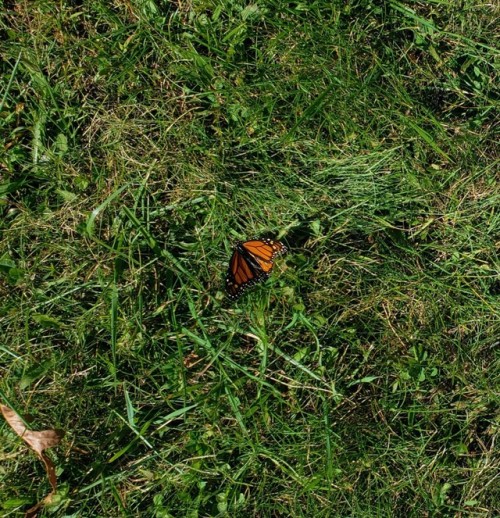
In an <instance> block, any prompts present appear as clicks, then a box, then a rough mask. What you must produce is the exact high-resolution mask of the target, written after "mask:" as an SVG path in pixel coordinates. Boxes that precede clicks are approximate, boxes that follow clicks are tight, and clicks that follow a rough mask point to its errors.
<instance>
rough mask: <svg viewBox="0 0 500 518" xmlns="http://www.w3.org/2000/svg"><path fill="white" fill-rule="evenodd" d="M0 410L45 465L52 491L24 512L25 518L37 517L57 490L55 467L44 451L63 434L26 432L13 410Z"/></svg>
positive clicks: (3, 406)
mask: <svg viewBox="0 0 500 518" xmlns="http://www.w3.org/2000/svg"><path fill="white" fill-rule="evenodd" d="M0 409H1V411H2V414H3V416H4V418H5V420H6V421H7V423H8V424H9V426H10V427H11V428H12V429H13V430H14V432H16V433H17V435H19V437H21V439H23V441H24V442H26V443H27V444H28V445H29V446H30V448H31V449H32V450H33V451H34V452H35V453H36V454H37V455H38V456H39V457H40V459H41V460H42V462H43V463H44V465H45V470H46V471H47V477H48V479H49V482H50V485H51V486H52V491H51V492H50V493H49V494H48V495H47V496H46V497H45V498H44V499H43V500H42V501H40V502H38V503H37V504H36V505H35V506H33V507H32V508H31V509H29V510H28V511H27V512H26V517H27V518H33V517H34V516H36V515H37V513H38V510H39V509H40V508H41V507H42V506H43V505H44V504H46V503H48V502H50V500H51V498H52V495H53V494H54V492H55V491H56V489H57V477H56V470H55V466H54V463H53V462H52V461H51V460H50V459H49V458H48V457H47V455H46V454H45V452H44V450H46V449H47V448H52V447H53V446H56V445H57V444H59V442H60V441H61V439H62V437H63V436H64V432H62V431H61V430H42V431H41V432H34V431H32V430H28V428H26V425H25V424H24V421H23V420H22V419H21V417H20V416H19V414H17V413H16V412H14V410H12V409H11V408H9V407H6V406H5V405H0Z"/></svg>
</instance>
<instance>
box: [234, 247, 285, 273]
mask: <svg viewBox="0 0 500 518" xmlns="http://www.w3.org/2000/svg"><path fill="white" fill-rule="evenodd" d="M241 247H242V248H243V249H244V250H245V252H246V253H247V254H249V255H250V256H251V257H252V259H253V260H254V261H255V262H256V263H257V264H258V266H259V268H260V269H261V270H262V271H263V272H264V273H266V274H268V275H269V274H270V273H271V270H272V268H273V265H274V262H273V260H274V258H275V257H277V256H278V255H282V254H284V253H286V251H287V249H286V246H285V245H284V244H283V243H281V242H280V241H273V240H272V239H252V240H250V241H245V242H244V243H242V244H241Z"/></svg>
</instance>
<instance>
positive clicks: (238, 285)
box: [226, 239, 287, 300]
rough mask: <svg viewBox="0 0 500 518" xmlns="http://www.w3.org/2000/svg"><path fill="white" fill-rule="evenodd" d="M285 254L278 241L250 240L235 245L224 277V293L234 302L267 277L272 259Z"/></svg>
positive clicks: (272, 264)
mask: <svg viewBox="0 0 500 518" xmlns="http://www.w3.org/2000/svg"><path fill="white" fill-rule="evenodd" d="M286 252H287V248H286V246H285V245H284V244H283V243H280V242H279V241H273V240H272V239H252V240H250V241H244V242H242V241H240V242H238V243H237V244H236V248H235V249H234V252H233V255H232V256H231V260H230V261H229V269H228V271H227V276H226V291H227V294H228V296H229V298H230V299H231V300H236V299H237V298H238V297H239V296H240V295H241V294H242V293H243V292H244V291H245V290H246V289H247V288H248V287H250V286H252V285H254V284H255V283H257V282H260V281H263V280H265V279H267V278H268V277H269V275H270V274H271V270H272V269H273V266H274V262H273V260H274V258H275V257H276V256H278V255H281V254H284V253H286Z"/></svg>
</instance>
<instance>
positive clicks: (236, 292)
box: [226, 247, 262, 300]
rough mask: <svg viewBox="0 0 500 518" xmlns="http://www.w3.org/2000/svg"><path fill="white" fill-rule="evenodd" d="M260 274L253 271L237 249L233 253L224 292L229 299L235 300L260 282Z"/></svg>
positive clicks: (253, 266) (250, 264)
mask: <svg viewBox="0 0 500 518" xmlns="http://www.w3.org/2000/svg"><path fill="white" fill-rule="evenodd" d="M261 278H262V274H261V272H260V271H259V270H256V269H255V264H252V262H249V261H248V260H247V258H246V257H245V255H244V254H242V253H241V251H240V250H239V248H238V247H237V248H236V250H235V251H234V252H233V255H232V256H231V260H230V261H229V269H228V271H227V276H226V291H227V293H228V295H229V298H231V299H233V300H235V299H237V298H238V297H239V296H240V295H241V294H242V293H243V292H244V291H245V290H246V289H247V288H248V287H249V286H252V285H253V284H255V283H256V282H258V281H259V280H261Z"/></svg>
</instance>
